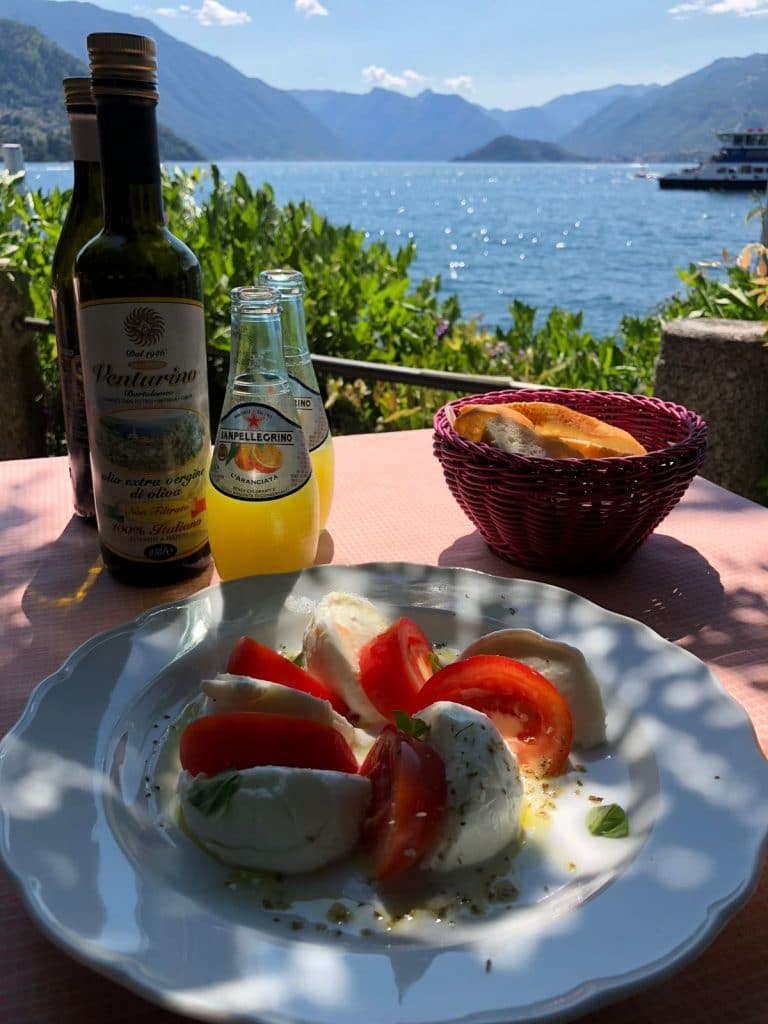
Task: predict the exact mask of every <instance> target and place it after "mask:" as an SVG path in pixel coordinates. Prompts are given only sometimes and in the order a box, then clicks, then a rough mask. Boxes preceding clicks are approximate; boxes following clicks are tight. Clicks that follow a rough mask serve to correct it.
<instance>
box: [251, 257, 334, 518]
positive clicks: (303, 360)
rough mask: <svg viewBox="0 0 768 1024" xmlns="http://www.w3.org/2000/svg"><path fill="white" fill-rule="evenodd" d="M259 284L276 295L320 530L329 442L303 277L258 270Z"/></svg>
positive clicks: (328, 482) (327, 505)
mask: <svg viewBox="0 0 768 1024" xmlns="http://www.w3.org/2000/svg"><path fill="white" fill-rule="evenodd" d="M259 283H260V284H263V285H267V286H268V287H270V288H275V289H276V290H277V291H278V292H279V293H280V299H281V304H280V310H281V314H280V320H281V324H282V330H283V354H284V356H285V365H286V368H287V370H288V376H289V377H290V381H291V388H292V389H293V395H294V399H295V401H296V409H297V410H298V413H299V418H300V420H301V425H302V427H303V429H304V436H305V437H306V439H307V447H308V448H309V455H310V458H311V459H312V469H313V471H314V474H315V476H316V477H317V486H318V490H319V493H320V529H321V530H322V528H323V527H324V526H325V524H326V523H327V522H328V515H329V513H330V510H331V501H332V500H333V479H334V471H333V470H334V463H333V440H332V438H331V432H330V429H329V427H328V417H327V416H326V413H325V406H324V405H323V396H322V395H321V394H320V388H319V387H318V384H317V377H316V376H315V368H314V367H313V365H312V356H311V355H310V351H309V345H308V343H307V326H306V319H305V316H304V275H303V274H301V273H300V272H299V271H298V270H291V269H287V268H282V269H275V270H262V272H261V273H260V274H259Z"/></svg>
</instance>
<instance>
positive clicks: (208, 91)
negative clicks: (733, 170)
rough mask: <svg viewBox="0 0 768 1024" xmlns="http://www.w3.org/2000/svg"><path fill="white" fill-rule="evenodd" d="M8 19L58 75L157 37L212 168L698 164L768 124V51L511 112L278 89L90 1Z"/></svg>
mask: <svg viewBox="0 0 768 1024" xmlns="http://www.w3.org/2000/svg"><path fill="white" fill-rule="evenodd" d="M0 18H2V19H8V20H10V21H13V22H16V23H19V24H21V25H24V26H31V27H33V28H35V29H37V30H38V32H39V33H42V35H43V36H45V40H46V41H47V42H46V45H51V46H53V48H54V49H58V51H61V52H60V54H59V57H58V61H54V62H53V65H55V66H57V67H58V66H61V67H63V66H64V65H65V64H66V61H67V59H71V58H74V59H75V60H76V61H78V62H81V65H80V66H82V65H83V64H84V63H85V61H86V42H85V40H86V36H87V34H88V33H89V32H105V31H111V32H133V33H138V34H140V35H149V36H152V37H153V38H154V39H155V40H156V42H157V46H158V61H159V82H160V105H159V108H158V116H159V119H160V121H161V122H162V123H163V124H164V125H165V126H167V128H168V129H169V130H170V131H171V132H173V133H175V135H176V136H177V137H179V138H180V139H183V140H185V141H186V142H187V143H188V144H189V146H190V147H191V148H192V150H193V151H195V152H197V153H198V154H200V156H201V158H202V159H205V160H248V159H255V160H264V159H276V160H302V159H306V160H355V159H358V160H449V159H457V158H461V159H476V160H481V159H482V160H491V159H498V160H541V159H569V158H570V159H574V158H580V159H584V160H646V161H647V160H655V161H662V160H690V159H694V158H698V157H701V156H704V155H706V154H708V153H709V152H711V151H712V149H713V148H714V146H713V144H714V141H715V140H714V137H713V132H714V131H715V130H717V129H723V128H733V127H736V126H737V125H740V126H742V127H748V126H752V127H757V126H759V125H761V124H768V54H753V55H752V56H750V57H743V58H727V59H722V60H718V61H715V62H714V63H713V64H711V65H709V66H708V67H705V68H702V69H701V70H699V71H696V72H693V73H692V74H690V75H687V76H685V77H683V78H680V79H677V80H676V81H674V82H672V83H670V84H669V85H665V86H660V85H653V84H650V85H611V86H608V87H606V88H604V89H596V90H591V91H586V92H579V93H572V94H568V95H563V96H559V97H557V98H555V99H553V100H551V101H550V102H548V103H545V104H543V105H541V106H538V107H537V106H529V107H524V108H521V109H512V110H503V109H500V108H493V109H488V108H485V107H482V106H480V105H479V104H476V103H471V102H469V101H468V100H466V99H464V98H462V97H460V96H457V95H449V94H443V93H436V92H433V91H431V90H425V91H424V92H422V93H420V94H419V95H418V96H405V95H403V94H401V93H398V92H393V91H391V90H387V89H381V88H375V89H372V90H371V91H370V92H367V93H365V94H358V93H345V92H338V91H333V90H306V89H301V90H299V89H293V90H284V89H276V88H274V87H272V86H270V85H268V84H267V83H266V82H263V81H261V80H260V79H258V78H254V77H249V76H247V75H244V74H242V73H241V72H239V71H238V70H236V69H235V68H234V67H232V66H231V65H229V64H227V63H226V61H223V60H221V59H220V58H218V57H213V56H211V55H210V54H207V53H204V52H203V51H201V50H198V49H196V48H194V47H192V46H190V45H188V44H187V43H183V42H181V41H180V40H177V39H175V38H174V37H173V36H171V35H169V34H168V33H166V32H164V31H163V30H162V29H160V28H158V26H157V25H155V24H154V23H153V22H151V21H149V20H147V19H146V18H138V17H134V16H133V15H129V14H123V13H120V12H117V11H109V10H106V9H104V8H101V7H98V6H96V5H94V4H91V3H80V2H73V0H0ZM40 45H41V47H42V45H43V44H42V43H41V44H40ZM51 52H52V51H46V53H47V58H46V59H47V60H48V61H49V63H50V60H51ZM11 63H13V62H11ZM17 73H18V72H17V71H15V70H13V68H11V69H9V68H8V67H4V63H3V60H2V54H1V53H0V142H15V141H19V139H18V138H14V137H7V136H8V134H9V133H10V134H11V135H13V132H14V131H17V130H18V129H19V118H20V114H21V112H22V108H23V103H22V102H21V100H20V99H19V98H18V90H17V92H16V93H14V90H13V88H10V87H11V86H13V84H14V83H13V81H9V75H10V76H13V75H14V74H17ZM48 77H50V76H48ZM28 81H29V79H27V78H24V79H22V80H19V81H17V82H16V83H15V84H16V85H17V86H18V87H19V88H20V89H21V90H24V89H26V88H27V85H28ZM202 83H204V85H203V84H202ZM3 84H5V85H7V86H9V88H8V89H7V90H5V92H4V91H3ZM57 89H60V82H59V83H58V85H57ZM4 95H5V97H6V98H5V99H4ZM14 95H16V97H17V98H16V100H13V99H9V97H13V96H14ZM59 102H60V101H59ZM38 114H40V112H39V111H38ZM22 120H23V118H22ZM501 137H507V140H506V141H504V140H502V139H501ZM510 137H511V139H512V142H511V143H510V142H509V138H510ZM542 143H553V144H556V145H557V147H559V148H558V149H557V150H551V151H550V150H547V149H543V148H542ZM491 144H492V145H491ZM548 152H549V153H550V154H551V155H550V156H549V157H546V156H543V155H542V154H545V153H548ZM175 158H176V159H181V157H175Z"/></svg>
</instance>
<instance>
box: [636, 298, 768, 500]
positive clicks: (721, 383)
mask: <svg viewBox="0 0 768 1024" xmlns="http://www.w3.org/2000/svg"><path fill="white" fill-rule="evenodd" d="M767 332H768V324H766V323H765V322H759V321H757V322H751V321H746V320H710V319H704V318H691V317H688V318H683V319H680V320H672V321H670V322H669V323H666V324H665V325H664V328H663V331H662V337H661V351H660V354H659V359H658V363H657V365H656V376H655V383H654V394H655V395H656V397H658V398H662V399H664V400H665V401H669V402H676V403H678V404H679V405H684V406H686V407H687V408H689V409H692V410H694V412H697V413H699V415H700V416H703V417H704V419H705V420H706V421H707V426H708V428H709V437H708V440H709V445H708V450H707V457H706V460H705V462H704V466H703V468H702V470H701V475H702V476H703V477H706V479H707V480H712V481H713V482H714V483H717V484H720V485H721V486H722V487H727V488H728V490H730V491H735V492H736V493H737V494H742V495H744V496H745V497H747V498H751V499H752V500H753V501H759V502H762V503H763V504H765V503H766V502H768V490H766V488H765V487H762V486H761V485H760V480H761V479H765V478H768V333H767Z"/></svg>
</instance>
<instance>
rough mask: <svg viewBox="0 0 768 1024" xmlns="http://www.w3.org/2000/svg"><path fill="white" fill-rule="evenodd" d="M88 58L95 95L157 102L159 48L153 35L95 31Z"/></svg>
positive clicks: (89, 45)
mask: <svg viewBox="0 0 768 1024" xmlns="http://www.w3.org/2000/svg"><path fill="white" fill-rule="evenodd" d="M88 59H89V61H90V64H91V84H92V88H93V93H94V96H141V97H142V98H144V99H152V100H155V101H156V100H157V98H158V93H157V47H156V46H155V41H154V39H150V38H149V36H136V35H131V34H130V33H124V32H92V33H91V34H90V35H89V36H88Z"/></svg>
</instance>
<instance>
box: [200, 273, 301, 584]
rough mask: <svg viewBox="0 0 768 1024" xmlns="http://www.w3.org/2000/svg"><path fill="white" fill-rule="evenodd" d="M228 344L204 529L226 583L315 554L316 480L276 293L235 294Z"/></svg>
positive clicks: (286, 568)
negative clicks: (290, 376) (285, 355)
mask: <svg viewBox="0 0 768 1024" xmlns="http://www.w3.org/2000/svg"><path fill="white" fill-rule="evenodd" d="M231 299H232V305H231V316H232V350H231V355H230V363H229V377H228V380H227V392H226V395H225V397H224V404H223V406H222V411H221V419H220V421H219V426H218V430H217V432H216V441H215V444H214V448H213V458H212V459H211V466H210V474H209V480H208V492H207V504H208V531H209V536H210V542H211V551H212V552H213V560H214V563H215V565H216V569H217V571H218V573H219V575H220V576H221V577H222V579H233V578H236V577H239V576H250V575H254V574H257V573H278V572H293V571H295V570H298V569H304V568H306V567H307V566H309V565H312V563H313V562H314V560H315V554H316V552H317V541H318V535H319V531H320V527H319V519H318V492H317V481H316V479H315V475H314V473H313V472H312V463H311V461H310V458H309V451H308V449H307V443H306V440H305V437H304V432H303V430H302V428H301V423H300V422H299V418H298V415H297V413H296V403H295V401H294V398H293V392H292V390H291V386H290V383H289V380H288V372H287V370H286V367H285V360H284V358H283V346H282V337H281V329H280V296H279V294H278V293H277V292H276V291H274V290H273V289H271V288H261V287H257V286H247V287H242V288H235V289H234V290H233V291H232V293H231Z"/></svg>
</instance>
